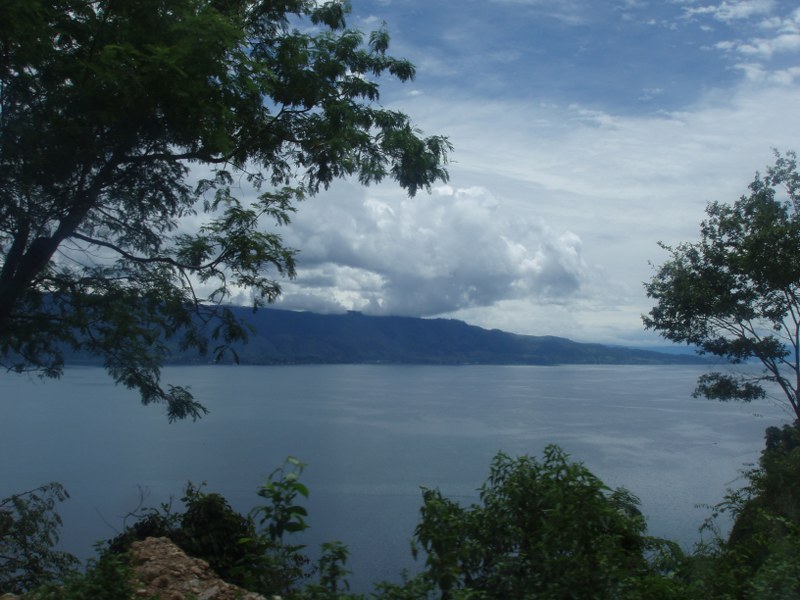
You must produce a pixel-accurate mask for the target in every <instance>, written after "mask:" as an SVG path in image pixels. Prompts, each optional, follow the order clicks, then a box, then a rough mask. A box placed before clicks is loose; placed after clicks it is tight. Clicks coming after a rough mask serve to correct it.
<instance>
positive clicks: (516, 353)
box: [175, 308, 703, 365]
mask: <svg viewBox="0 0 800 600" xmlns="http://www.w3.org/2000/svg"><path fill="white" fill-rule="evenodd" d="M234 310H235V311H236V312H237V313H238V316H239V317H241V318H242V319H245V320H246V321H247V322H249V323H250V324H251V325H252V326H253V327H254V329H255V333H254V334H253V335H252V336H251V338H250V342H249V343H248V344H247V345H244V346H237V347H236V351H237V353H238V354H239V357H240V361H241V362H242V363H243V364H265V365H268V364H302V363H312V364H314V363H320V364H323V363H327V364H354V363H355V364H371V363H374V364H387V363H388V364H436V365H456V364H508V365H511V364H518V365H556V364H688V363H698V362H702V360H703V359H702V358H700V357H697V356H694V355H687V354H666V353H659V352H652V351H646V350H635V349H630V348H622V347H616V346H605V345H602V344H585V343H578V342H574V341H571V340H568V339H566V338H560V337H552V336H530V335H517V334H513V333H508V332H505V331H500V330H497V329H492V330H487V329H482V328H480V327H475V326H472V325H468V324H466V323H464V322H463V321H457V320H453V319H419V318H412V317H372V316H367V315H364V314H361V313H358V312H348V313H345V314H333V315H323V314H317V313H309V312H292V311H285V310H278V309H265V310H260V311H258V312H256V313H252V311H250V310H249V309H246V308H236V309H234ZM175 358H176V360H175V362H198V360H199V359H198V357H196V356H192V355H189V354H186V355H178V356H176V357H175ZM200 360H202V359H200Z"/></svg>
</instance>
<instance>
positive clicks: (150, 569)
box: [131, 538, 280, 600]
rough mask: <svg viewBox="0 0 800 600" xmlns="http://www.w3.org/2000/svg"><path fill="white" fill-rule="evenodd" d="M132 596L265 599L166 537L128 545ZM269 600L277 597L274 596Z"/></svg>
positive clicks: (183, 599)
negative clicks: (131, 568)
mask: <svg viewBox="0 0 800 600" xmlns="http://www.w3.org/2000/svg"><path fill="white" fill-rule="evenodd" d="M131 566H132V567H133V582H132V583H133V596H134V599H137V598H152V597H158V598H160V599H161V600H268V599H267V598H265V597H264V596H262V595H260V594H256V593H254V592H248V591H246V590H243V589H242V588H240V587H237V586H235V585H231V584H230V583H226V582H224V581H222V580H221V579H220V578H219V577H217V575H216V573H214V571H212V570H211V568H210V567H209V566H208V563H207V562H206V561H204V560H201V559H199V558H192V557H190V556H187V555H186V553H185V552H183V550H181V549H180V548H178V547H177V546H176V545H175V544H173V543H172V542H171V541H170V540H169V539H168V538H147V539H146V540H144V541H141V542H134V543H133V545H132V546H131ZM270 600H280V599H279V598H278V597H277V596H275V597H273V598H272V599H270Z"/></svg>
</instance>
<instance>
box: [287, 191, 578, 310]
mask: <svg viewBox="0 0 800 600" xmlns="http://www.w3.org/2000/svg"><path fill="white" fill-rule="evenodd" d="M387 193H388V192H387ZM334 195H336V196H338V198H337V199H335V200H333V201H325V202H323V201H321V199H320V200H319V201H315V203H316V205H315V207H314V209H313V210H309V211H304V210H302V209H301V211H300V213H299V214H298V216H297V218H296V219H295V222H294V223H293V225H292V227H291V231H290V233H289V235H288V236H287V241H288V242H290V243H291V244H293V245H296V246H297V247H299V248H302V253H301V255H300V269H299V276H298V279H297V281H296V282H295V283H294V284H289V285H287V286H285V293H284V299H283V301H282V302H283V304H284V306H286V307H291V308H306V309H310V307H309V306H308V300H309V298H310V297H312V296H313V297H315V298H323V299H324V303H323V304H325V306H326V307H327V308H328V309H330V308H332V307H338V308H339V309H340V310H341V309H349V310H363V311H365V312H369V313H373V314H401V315H415V316H431V315H439V314H443V313H450V312H453V311H457V310H461V309H464V308H469V307H480V306H483V307H485V306H491V305H493V304H495V303H497V302H499V301H501V300H506V299H513V298H530V299H536V300H537V301H541V302H551V301H559V300H561V299H565V298H569V297H573V296H575V295H577V294H578V293H579V292H580V290H581V287H582V284H583V283H584V281H585V279H586V277H587V273H588V268H587V265H586V263H585V261H584V258H583V247H582V242H581V239H580V238H579V236H578V235H576V234H575V233H573V232H571V231H568V230H560V231H559V230H555V229H553V228H552V227H549V226H548V225H547V224H546V223H544V222H543V221H542V220H541V219H540V218H538V217H536V216H535V215H531V214H526V215H519V214H514V213H513V212H512V211H510V210H509V209H508V207H504V206H503V204H502V202H500V201H499V200H498V199H496V198H495V197H494V196H493V195H492V194H491V193H490V192H489V191H488V190H486V189H485V188H481V187H468V188H454V187H451V186H442V187H439V188H437V189H436V190H434V193H433V194H432V195H430V196H428V195H419V196H417V197H416V198H405V199H403V200H400V201H392V200H390V199H388V198H382V197H381V193H380V190H367V191H364V190H358V189H356V188H349V186H347V192H346V193H345V191H344V189H341V190H339V191H337V192H334ZM315 301H316V302H319V301H318V300H315Z"/></svg>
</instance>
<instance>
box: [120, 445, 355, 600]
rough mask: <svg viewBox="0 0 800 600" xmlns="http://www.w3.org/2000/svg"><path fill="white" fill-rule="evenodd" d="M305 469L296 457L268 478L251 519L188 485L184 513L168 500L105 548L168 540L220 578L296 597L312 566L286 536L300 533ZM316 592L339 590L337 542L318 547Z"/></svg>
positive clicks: (339, 550)
mask: <svg viewBox="0 0 800 600" xmlns="http://www.w3.org/2000/svg"><path fill="white" fill-rule="evenodd" d="M304 468H305V465H304V464H303V463H302V462H300V461H299V460H297V459H296V458H294V457H288V458H287V459H286V461H285V463H284V464H283V465H282V466H281V467H279V468H277V469H275V470H274V471H273V472H272V473H270V474H269V476H268V477H267V481H266V482H265V484H264V485H263V486H261V488H260V489H259V491H258V494H259V496H261V497H262V498H264V499H265V500H266V503H265V504H264V505H259V506H257V507H256V508H254V509H253V510H252V511H251V512H250V513H249V514H248V515H243V514H241V513H239V512H237V511H236V510H234V509H233V508H232V507H231V506H230V504H229V503H228V501H227V500H226V499H225V498H224V497H223V496H221V495H220V494H216V493H207V492H204V491H203V486H199V487H198V486H195V485H193V484H192V483H189V484H188V485H187V487H186V493H185V494H184V496H183V497H182V498H181V502H182V503H183V505H184V507H185V510H184V511H183V512H182V513H180V512H176V511H175V510H173V508H172V505H171V503H166V504H162V505H161V507H160V508H158V509H147V510H144V511H140V512H139V513H137V516H138V519H137V521H136V522H135V523H133V524H132V525H130V526H127V527H126V528H125V531H123V532H122V533H121V534H120V535H118V536H117V537H116V538H114V539H113V540H111V541H110V542H109V544H108V551H109V552H111V553H114V554H120V553H125V552H127V551H128V549H129V548H130V545H131V543H132V542H134V541H136V540H141V539H144V538H146V537H149V536H153V535H155V536H165V537H169V538H170V539H171V540H172V541H173V542H175V544H177V545H178V546H179V547H180V548H181V549H182V550H184V551H185V552H186V553H187V554H189V555H191V556H195V557H197V558H202V559H203V560H205V561H207V562H208V563H209V566H210V567H211V568H212V569H213V570H214V571H215V572H216V573H217V574H218V575H219V576H220V577H221V578H222V579H224V580H225V581H228V582H230V583H233V584H236V585H239V586H241V587H244V588H246V589H248V590H251V591H255V592H258V593H261V594H264V595H266V596H270V595H273V594H277V595H281V596H286V597H294V596H295V595H296V594H298V593H299V590H300V589H301V588H302V583H303V582H304V581H306V580H307V579H308V578H309V577H310V576H311V575H312V571H313V569H312V567H311V561H310V560H309V559H308V557H307V556H306V555H305V554H304V553H303V550H304V546H302V545H297V544H291V543H288V542H287V541H286V540H285V539H284V535H285V534H291V533H298V532H301V531H303V530H304V529H305V528H306V527H307V525H306V523H305V520H304V517H305V516H306V515H307V513H306V509H305V508H304V507H303V506H300V505H299V504H298V498H297V496H298V495H299V496H302V497H304V498H305V497H308V489H307V488H306V486H305V485H304V484H303V483H301V482H300V481H299V478H300V475H301V474H302V472H303V469H304ZM323 550H324V552H323V557H322V559H321V569H322V570H321V572H320V586H319V588H318V590H317V593H318V596H316V597H319V598H322V596H319V593H322V591H325V593H327V590H334V591H335V590H337V589H339V588H340V587H341V586H344V588H346V584H345V583H344V582H343V581H342V580H343V577H344V575H345V574H346V571H345V570H344V567H343V564H344V562H345V560H346V556H347V553H346V550H344V549H343V548H342V547H341V546H339V545H336V544H331V545H328V546H326V547H324V548H323Z"/></svg>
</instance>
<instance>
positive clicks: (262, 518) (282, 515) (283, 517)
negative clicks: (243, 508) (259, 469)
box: [251, 456, 308, 542]
mask: <svg viewBox="0 0 800 600" xmlns="http://www.w3.org/2000/svg"><path fill="white" fill-rule="evenodd" d="M305 468H306V464H305V463H303V462H301V461H299V460H297V459H296V458H295V457H293V456H289V457H288V458H287V459H286V461H285V462H284V463H283V465H282V466H280V467H278V468H277V469H275V470H274V471H273V472H272V473H270V474H269V477H267V482H266V483H265V484H264V485H262V486H261V487H260V488H259V490H258V495H259V496H261V497H262V498H264V499H266V500H267V504H263V505H261V506H257V507H256V508H254V509H253V511H252V513H251V516H252V517H253V518H254V519H257V520H258V523H259V525H261V526H262V527H263V526H265V525H266V528H267V534H268V535H269V538H270V539H271V540H272V541H273V542H281V541H282V540H283V534H284V533H299V532H301V531H304V530H306V529H307V528H308V525H307V524H306V521H305V518H306V517H307V516H308V511H306V509H305V508H304V507H303V506H300V505H299V504H297V497H298V496H302V497H303V498H308V488H307V487H306V486H305V485H304V484H302V483H300V481H299V480H300V475H302V474H303V471H304V470H305Z"/></svg>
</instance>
